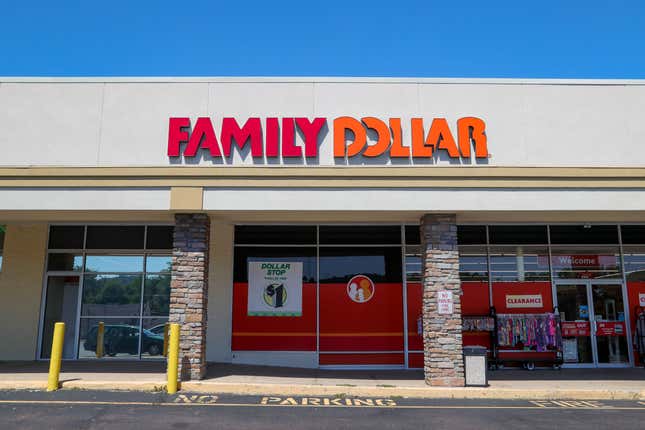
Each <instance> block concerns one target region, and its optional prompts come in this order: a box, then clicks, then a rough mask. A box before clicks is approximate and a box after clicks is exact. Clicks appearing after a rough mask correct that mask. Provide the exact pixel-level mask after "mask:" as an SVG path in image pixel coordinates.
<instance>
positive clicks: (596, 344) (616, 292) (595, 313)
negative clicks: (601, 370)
mask: <svg viewBox="0 0 645 430" xmlns="http://www.w3.org/2000/svg"><path fill="white" fill-rule="evenodd" d="M555 288H556V297H557V308H558V311H559V312H560V318H561V321H562V338H563V339H562V344H563V355H564V362H565V364H568V365H571V366H580V367H608V366H625V365H628V364H629V354H628V347H627V333H626V326H625V309H624V301H623V292H622V285H621V284H620V283H606V282H602V283H601V282H598V281H592V280H576V281H569V282H566V283H562V282H561V283H558V284H557V285H556V287H555Z"/></svg>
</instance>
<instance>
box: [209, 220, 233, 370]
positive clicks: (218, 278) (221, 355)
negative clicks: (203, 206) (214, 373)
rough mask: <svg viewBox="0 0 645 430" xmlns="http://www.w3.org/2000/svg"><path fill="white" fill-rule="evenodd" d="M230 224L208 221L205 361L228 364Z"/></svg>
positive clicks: (231, 227) (231, 297) (230, 262)
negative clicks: (209, 228)
mask: <svg viewBox="0 0 645 430" xmlns="http://www.w3.org/2000/svg"><path fill="white" fill-rule="evenodd" d="M233 231H234V229H233V224H231V223H229V222H228V221H221V220H215V219H212V220H211V249H210V265H209V268H208V271H209V286H208V329H207V332H206V359H207V360H208V361H217V362H225V363H228V362H230V361H231V328H232V306H233Z"/></svg>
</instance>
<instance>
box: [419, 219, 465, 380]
mask: <svg viewBox="0 0 645 430" xmlns="http://www.w3.org/2000/svg"><path fill="white" fill-rule="evenodd" d="M421 248H422V251H421V252H422V253H423V255H422V261H423V348H424V372H425V379H426V383H427V384H429V385H434V386H446V387H463V386H464V360H463V355H462V353H463V348H462V344H461V283H460V281H459V253H458V250H457V225H456V217H455V215H453V214H446V215H430V214H427V215H424V216H423V217H422V218H421ZM440 291H448V292H452V299H453V311H452V313H451V314H439V309H438V306H437V298H438V295H439V294H438V293H439V292H440Z"/></svg>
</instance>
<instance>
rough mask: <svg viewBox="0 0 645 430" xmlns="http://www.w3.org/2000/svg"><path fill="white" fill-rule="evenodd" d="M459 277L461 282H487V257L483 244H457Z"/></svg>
mask: <svg viewBox="0 0 645 430" xmlns="http://www.w3.org/2000/svg"><path fill="white" fill-rule="evenodd" d="M459 279H461V281H462V282H469V281H483V282H488V257H487V256H486V247H485V246H478V245H460V246H459Z"/></svg>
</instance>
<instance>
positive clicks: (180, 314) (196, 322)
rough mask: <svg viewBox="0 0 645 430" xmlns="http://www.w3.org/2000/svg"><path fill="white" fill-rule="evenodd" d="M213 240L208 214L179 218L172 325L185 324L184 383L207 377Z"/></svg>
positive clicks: (182, 343) (181, 348)
mask: <svg viewBox="0 0 645 430" xmlns="http://www.w3.org/2000/svg"><path fill="white" fill-rule="evenodd" d="M209 238H210V219H209V217H208V215H206V214H176V215H175V234H174V239H173V250H172V278H171V283H170V322H171V323H179V324H181V335H180V340H179V342H180V344H179V362H180V365H179V367H180V375H181V379H182V380H184V381H185V380H189V379H201V378H203V377H204V376H205V375H206V318H207V299H208V249H209Z"/></svg>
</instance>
